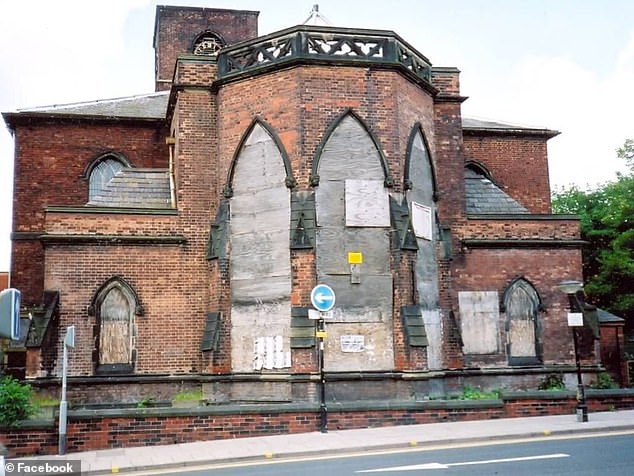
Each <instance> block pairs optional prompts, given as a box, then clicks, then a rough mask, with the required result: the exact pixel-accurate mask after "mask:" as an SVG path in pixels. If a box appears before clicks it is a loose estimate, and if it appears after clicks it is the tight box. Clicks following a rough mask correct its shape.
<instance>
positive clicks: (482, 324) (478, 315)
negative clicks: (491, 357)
mask: <svg viewBox="0 0 634 476" xmlns="http://www.w3.org/2000/svg"><path fill="white" fill-rule="evenodd" d="M458 305H459V306H460V328H461V332H462V340H463V344H464V346H463V350H464V353H465V354H493V353H496V352H498V350H499V345H498V341H499V338H498V336H499V324H498V323H499V313H500V311H499V300H498V293H497V292H495V291H463V292H460V293H458Z"/></svg>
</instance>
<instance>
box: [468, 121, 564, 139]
mask: <svg viewBox="0 0 634 476" xmlns="http://www.w3.org/2000/svg"><path fill="white" fill-rule="evenodd" d="M462 129H463V130H464V131H465V132H467V133H468V132H472V133H474V132H475V133H478V132H480V133H482V132H488V133H500V132H503V133H518V134H530V135H540V136H546V137H549V138H552V137H555V136H557V135H559V131H555V130H552V129H547V128H545V127H535V126H527V125H521V124H513V123H510V122H500V121H492V120H487V119H477V118H474V117H464V116H463V117H462Z"/></svg>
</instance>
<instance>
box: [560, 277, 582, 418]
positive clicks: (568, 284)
mask: <svg viewBox="0 0 634 476" xmlns="http://www.w3.org/2000/svg"><path fill="white" fill-rule="evenodd" d="M558 288H559V290H560V291H561V292H563V293H564V294H566V295H567V296H568V303H569V306H570V312H569V313H568V326H569V327H570V328H571V330H572V339H573V344H574V350H575V365H576V367H577V421H579V422H587V421H588V405H587V403H586V391H585V388H584V386H583V380H582V376H581V359H580V357H579V327H583V314H582V312H581V311H582V309H581V308H580V306H579V302H578V301H577V298H576V294H577V293H578V292H579V291H581V290H583V284H582V283H580V282H579V281H572V280H567V281H562V282H561V283H559V285H558Z"/></svg>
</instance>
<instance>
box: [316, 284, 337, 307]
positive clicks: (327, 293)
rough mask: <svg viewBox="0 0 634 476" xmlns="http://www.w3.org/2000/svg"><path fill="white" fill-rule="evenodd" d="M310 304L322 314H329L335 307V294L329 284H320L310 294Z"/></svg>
mask: <svg viewBox="0 0 634 476" xmlns="http://www.w3.org/2000/svg"><path fill="white" fill-rule="evenodd" d="M310 302H312V303H313V307H314V308H315V309H317V310H318V311H321V312H328V311H330V310H331V309H332V308H333V307H335V292H334V291H333V290H332V288H331V287H330V286H328V285H327V284H318V285H317V286H315V287H314V288H313V290H312V291H311V292H310Z"/></svg>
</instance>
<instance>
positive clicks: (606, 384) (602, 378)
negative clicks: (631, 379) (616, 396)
mask: <svg viewBox="0 0 634 476" xmlns="http://www.w3.org/2000/svg"><path fill="white" fill-rule="evenodd" d="M591 387H592V388H597V389H610V388H618V387H619V386H618V385H617V384H616V382H615V381H614V380H613V379H612V376H611V375H610V374H609V373H607V372H601V373H600V374H598V375H597V381H596V382H594V383H593V384H592V385H591Z"/></svg>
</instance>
